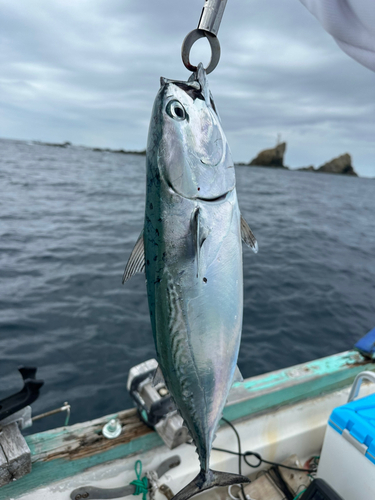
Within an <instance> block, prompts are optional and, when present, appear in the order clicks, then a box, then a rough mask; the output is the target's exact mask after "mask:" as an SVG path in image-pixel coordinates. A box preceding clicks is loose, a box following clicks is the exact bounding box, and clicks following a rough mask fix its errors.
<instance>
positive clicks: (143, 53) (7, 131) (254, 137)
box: [0, 0, 375, 175]
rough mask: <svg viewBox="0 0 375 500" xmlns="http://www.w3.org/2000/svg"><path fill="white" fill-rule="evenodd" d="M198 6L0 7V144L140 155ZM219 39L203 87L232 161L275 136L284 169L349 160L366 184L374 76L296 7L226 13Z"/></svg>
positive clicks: (198, 51)
mask: <svg viewBox="0 0 375 500" xmlns="http://www.w3.org/2000/svg"><path fill="white" fill-rule="evenodd" d="M202 6H203V1H201V0H199V1H198V0H192V1H190V2H181V3H176V2H171V1H170V0H160V1H158V2H155V1H153V0H145V1H144V2H143V3H142V4H139V2H134V1H130V0H126V1H124V0H122V1H119V0H80V1H79V2H77V1H76V0H54V1H53V2H49V1H47V0H35V1H34V2H32V3H30V2H27V0H20V1H18V2H8V1H7V0H0V8H1V11H2V16H1V18H0V114H1V115H0V116H1V119H0V136H3V137H13V138H24V139H41V140H46V141H53V142H57V141H65V140H69V141H71V142H73V143H81V144H86V145H92V146H108V147H114V148H129V149H135V148H138V149H141V148H143V147H144V146H145V143H146V137H147V128H148V121H149V117H150V113H151V107H152V102H153V99H154V96H155V94H156V92H157V89H158V85H159V76H161V75H163V76H166V77H170V78H181V79H186V78H187V76H188V73H187V71H186V70H185V68H184V67H183V66H182V62H181V58H180V47H181V43H182V40H183V38H184V37H185V35H186V34H187V33H188V32H189V31H191V30H192V29H194V28H195V27H196V26H197V22H198V19H199V15H200V11H201V9H202ZM219 39H220V43H221V46H222V58H221V61H220V64H219V66H218V68H217V69H216V70H215V71H214V73H213V74H212V75H210V85H211V89H212V91H213V93H214V95H215V99H216V102H217V104H218V107H219V111H220V114H221V117H222V121H223V125H224V129H225V130H226V133H227V136H228V140H229V142H230V144H231V149H232V152H233V156H234V158H235V159H236V160H244V159H249V158H251V157H253V156H255V154H256V153H257V152H258V151H259V150H260V149H262V148H265V147H270V146H272V145H273V143H274V142H275V140H276V136H277V133H281V134H282V138H283V139H284V140H287V142H288V150H287V156H286V162H287V163H288V164H289V165H291V166H292V167H298V166H302V165H308V164H311V163H313V164H315V165H319V164H321V163H323V162H325V161H327V160H328V159H330V158H332V157H334V156H337V155H339V154H341V153H344V152H346V151H349V152H350V153H351V154H352V156H353V162H354V166H355V168H356V169H357V170H358V171H359V172H360V173H361V174H362V175H375V165H374V160H373V158H374V157H375V155H374V148H375V146H374V136H375V120H374V116H375V104H374V103H375V99H374V97H375V75H374V74H373V73H371V72H370V71H369V70H367V69H366V68H363V67H361V66H360V65H359V64H358V63H356V62H355V61H353V60H351V59H350V58H349V57H348V56H347V55H346V54H344V53H343V52H342V51H341V50H340V49H339V48H338V47H337V45H336V44H335V42H334V41H333V39H332V38H331V37H330V36H329V35H328V34H327V33H325V32H324V30H323V28H322V27H321V26H320V25H319V23H318V22H317V21H316V19H315V18H313V16H311V15H310V13H309V12H308V11H307V10H306V9H305V8H304V7H303V6H302V5H301V4H300V3H299V2H298V1H297V0H284V2H279V1H277V0H268V1H267V2H264V1H262V0H254V1H253V2H251V3H250V2H247V1H245V0H236V2H228V4H227V8H226V12H225V14H224V18H223V22H222V26H221V28H220V31H219ZM194 57H196V58H203V59H205V60H207V57H208V56H207V47H205V43H204V42H203V41H202V43H200V44H197V47H194V50H193V53H192V59H193V61H194Z"/></svg>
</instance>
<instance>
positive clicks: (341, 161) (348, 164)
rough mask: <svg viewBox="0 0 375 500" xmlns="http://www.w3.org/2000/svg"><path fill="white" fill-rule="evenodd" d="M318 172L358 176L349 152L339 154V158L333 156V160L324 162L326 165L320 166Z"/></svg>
mask: <svg viewBox="0 0 375 500" xmlns="http://www.w3.org/2000/svg"><path fill="white" fill-rule="evenodd" d="M317 172H324V173H329V174H345V175H354V176H356V177H358V174H357V173H356V172H355V170H354V168H353V166H352V157H351V156H350V154H349V153H345V154H343V155H341V156H337V158H333V160H331V161H328V162H327V163H324V165H322V166H320V167H319V168H318V169H317Z"/></svg>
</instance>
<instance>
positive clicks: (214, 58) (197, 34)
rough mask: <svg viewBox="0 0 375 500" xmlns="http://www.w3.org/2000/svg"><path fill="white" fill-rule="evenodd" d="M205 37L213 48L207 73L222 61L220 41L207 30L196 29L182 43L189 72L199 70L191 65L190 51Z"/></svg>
mask: <svg viewBox="0 0 375 500" xmlns="http://www.w3.org/2000/svg"><path fill="white" fill-rule="evenodd" d="M204 37H206V38H207V40H208V42H209V44H210V47H211V60H210V62H209V64H208V66H207V68H205V71H206V73H207V74H208V73H211V72H212V71H213V70H214V69H215V68H216V66H217V65H218V64H219V61H220V43H219V39H218V38H217V37H216V36H215V35H213V34H211V33H209V32H208V31H205V30H199V29H196V30H193V31H191V32H190V33H189V34H188V35H187V36H186V38H185V40H184V41H183V43H182V48H181V56H182V62H183V63H184V65H185V68H187V69H188V70H189V71H193V72H195V71H197V69H198V68H197V67H196V66H193V65H192V64H191V63H190V50H191V48H192V46H193V45H194V43H195V42H196V41H197V40H199V39H200V38H204Z"/></svg>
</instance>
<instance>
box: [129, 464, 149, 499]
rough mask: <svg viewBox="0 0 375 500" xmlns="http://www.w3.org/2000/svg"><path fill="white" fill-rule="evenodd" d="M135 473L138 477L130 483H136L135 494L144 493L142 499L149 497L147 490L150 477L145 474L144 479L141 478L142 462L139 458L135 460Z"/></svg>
mask: <svg viewBox="0 0 375 500" xmlns="http://www.w3.org/2000/svg"><path fill="white" fill-rule="evenodd" d="M134 470H135V475H136V476H137V479H135V480H134V481H132V482H131V483H130V484H134V486H135V491H134V493H133V495H141V494H142V500H146V499H147V492H148V479H147V477H146V476H145V477H144V478H143V479H141V474H142V462H141V461H140V460H137V461H136V462H135V467H134Z"/></svg>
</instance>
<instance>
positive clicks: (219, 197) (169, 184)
mask: <svg viewBox="0 0 375 500" xmlns="http://www.w3.org/2000/svg"><path fill="white" fill-rule="evenodd" d="M167 185H168V187H169V189H170V190H171V191H172V192H173V193H175V194H178V196H181V198H185V200H191V201H204V202H206V203H207V202H208V203H215V202H218V201H224V200H225V199H226V197H227V196H228V194H229V193H231V192H232V191H233V190H234V188H235V187H236V186H233V187H232V188H231V189H229V191H226V192H225V193H224V194H220V195H219V196H215V197H213V198H204V197H203V196H197V197H195V198H191V197H189V196H184V195H183V194H181V193H179V192H178V191H177V190H176V189H175V188H174V187H173V186H172V184H171V183H170V182H169V181H167Z"/></svg>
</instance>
